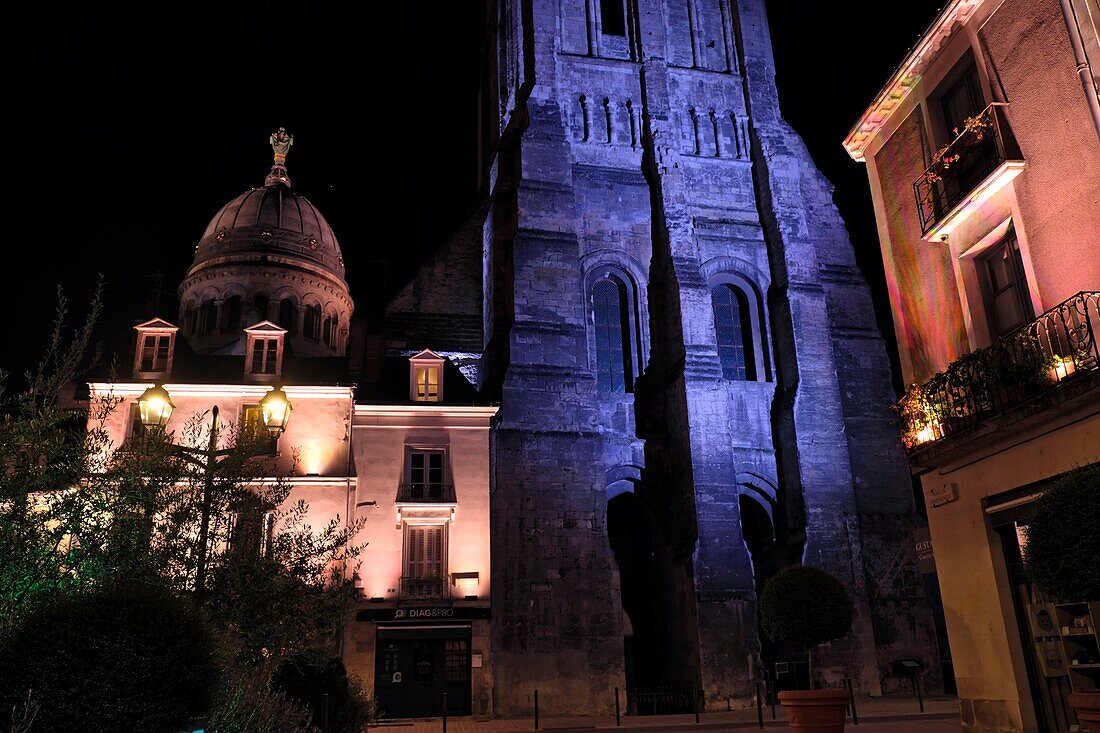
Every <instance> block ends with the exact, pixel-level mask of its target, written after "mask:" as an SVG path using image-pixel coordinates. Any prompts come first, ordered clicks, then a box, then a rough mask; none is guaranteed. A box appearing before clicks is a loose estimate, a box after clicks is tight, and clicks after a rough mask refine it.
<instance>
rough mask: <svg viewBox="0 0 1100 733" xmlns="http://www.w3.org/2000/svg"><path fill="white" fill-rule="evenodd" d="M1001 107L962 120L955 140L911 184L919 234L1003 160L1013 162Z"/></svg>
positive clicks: (994, 106)
mask: <svg viewBox="0 0 1100 733" xmlns="http://www.w3.org/2000/svg"><path fill="white" fill-rule="evenodd" d="M1003 109H1004V105H1003V104H999V103H995V104H991V105H989V106H988V107H986V108H985V109H984V110H982V111H981V112H979V113H978V114H976V115H975V116H973V117H970V118H968V119H967V120H966V123H965V124H964V126H963V129H962V130H958V129H957V128H956V130H955V133H956V137H955V139H954V140H952V141H951V142H950V143H949V144H948V145H947V146H946V147H944V148H942V149H941V150H939V151H938V152H937V153H936V154H935V155H933V156H932V165H930V166H929V167H928V170H926V171H925V172H924V173H922V174H921V177H920V178H918V179H917V180H916V182H914V183H913V193H914V195H915V196H916V198H917V211H918V212H919V214H920V226H921V234H927V233H928V230H930V229H931V228H932V227H933V226H934V225H935V223H936V222H937V221H939V220H940V219H942V218H943V217H944V216H945V215H947V213H948V212H950V211H951V209H952V208H954V207H955V205H956V204H958V203H959V202H960V201H962V200H963V199H964V198H966V196H967V195H968V194H969V193H970V192H971V191H973V190H974V189H975V188H976V187H977V186H978V185H979V184H980V183H981V182H982V181H984V180H985V179H986V178H987V177H988V176H989V174H990V173H992V172H993V171H995V170H996V169H997V166H999V165H1000V164H1001V163H1003V162H1004V161H1006V160H1009V159H1010V157H1009V156H1012V157H1011V159H1016V158H1018V157H1019V155H1018V154H1016V151H1015V146H1014V145H1013V144H1011V142H1010V141H1011V135H1006V134H1005V133H1007V132H1008V123H1007V122H1006V121H1005V119H1004V112H1003Z"/></svg>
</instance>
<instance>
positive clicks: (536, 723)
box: [535, 690, 539, 730]
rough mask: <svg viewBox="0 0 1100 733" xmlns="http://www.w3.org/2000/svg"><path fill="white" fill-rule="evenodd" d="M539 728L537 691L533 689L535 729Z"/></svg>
mask: <svg viewBox="0 0 1100 733" xmlns="http://www.w3.org/2000/svg"><path fill="white" fill-rule="evenodd" d="M538 729H539V691H538V690H535V730H538Z"/></svg>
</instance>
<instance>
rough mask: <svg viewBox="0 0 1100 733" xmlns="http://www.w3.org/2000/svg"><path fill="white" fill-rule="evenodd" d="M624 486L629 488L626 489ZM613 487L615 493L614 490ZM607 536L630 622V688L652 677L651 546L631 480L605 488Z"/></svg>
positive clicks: (627, 643) (626, 648)
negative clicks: (607, 497) (649, 581)
mask: <svg viewBox="0 0 1100 733" xmlns="http://www.w3.org/2000/svg"><path fill="white" fill-rule="evenodd" d="M626 486H629V487H630V488H629V489H627V488H626ZM616 490H617V491H618V493H615V492H616ZM608 495H609V496H610V497H611V498H610V499H609V500H608V502H607V539H608V541H609V543H610V544H611V551H612V553H613V554H614V555H615V562H616V564H617V565H618V566H619V586H620V593H621V597H622V606H623V612H624V613H625V614H626V617H627V620H629V622H630V629H628V630H627V634H626V636H625V637H624V640H623V644H624V656H625V660H626V686H627V688H628V689H633V688H636V687H639V686H645V685H647V684H651V682H650V681H651V680H652V679H653V672H654V670H653V663H654V662H653V657H654V654H653V648H654V644H653V641H652V639H651V634H652V633H653V629H654V623H653V622H654V619H653V617H652V615H653V606H652V599H651V598H650V596H649V592H652V589H648V590H649V592H647V587H646V580H647V577H649V576H650V575H651V571H652V568H651V565H652V555H653V553H652V549H651V546H650V533H649V531H648V526H649V522H648V520H647V517H646V511H645V507H644V506H643V505H642V502H641V500H640V499H639V498H638V496H637V494H635V493H634V490H633V483H632V482H630V481H627V480H620V481H616V482H615V483H614V484H612V485H611V486H609V487H608Z"/></svg>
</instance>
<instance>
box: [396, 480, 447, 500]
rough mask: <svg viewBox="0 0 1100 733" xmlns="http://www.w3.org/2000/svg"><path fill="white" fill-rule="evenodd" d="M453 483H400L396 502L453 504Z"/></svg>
mask: <svg viewBox="0 0 1100 733" xmlns="http://www.w3.org/2000/svg"><path fill="white" fill-rule="evenodd" d="M455 501H456V500H455V487H454V484H412V483H410V484H401V487H400V488H399V489H398V490H397V502H398V503H417V502H423V503H425V504H454V503H455Z"/></svg>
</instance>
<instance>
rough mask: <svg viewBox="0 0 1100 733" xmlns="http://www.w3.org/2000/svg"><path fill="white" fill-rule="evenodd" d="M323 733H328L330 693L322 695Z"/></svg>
mask: <svg viewBox="0 0 1100 733" xmlns="http://www.w3.org/2000/svg"><path fill="white" fill-rule="evenodd" d="M321 733H328V693H327V692H322V693H321Z"/></svg>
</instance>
